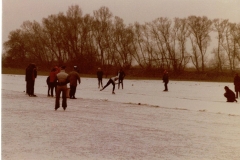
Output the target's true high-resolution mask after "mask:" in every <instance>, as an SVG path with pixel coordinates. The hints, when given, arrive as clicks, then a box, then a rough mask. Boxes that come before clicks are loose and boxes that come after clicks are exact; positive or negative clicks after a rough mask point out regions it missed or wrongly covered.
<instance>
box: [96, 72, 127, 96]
mask: <svg viewBox="0 0 240 160" xmlns="http://www.w3.org/2000/svg"><path fill="white" fill-rule="evenodd" d="M102 76H103V71H102V70H101V68H98V71H97V77H98V88H100V84H101V86H102V89H100V91H102V90H104V89H105V88H106V87H107V86H109V85H110V84H112V86H113V89H112V94H115V92H114V90H115V84H116V82H115V81H117V80H118V89H119V88H120V84H122V89H123V80H124V77H125V76H126V75H125V72H124V71H123V69H122V68H121V69H120V70H119V71H118V73H117V76H114V77H111V78H110V79H109V80H108V82H107V84H106V85H105V86H104V87H103V85H102Z"/></svg>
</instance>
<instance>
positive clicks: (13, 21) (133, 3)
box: [2, 0, 240, 42]
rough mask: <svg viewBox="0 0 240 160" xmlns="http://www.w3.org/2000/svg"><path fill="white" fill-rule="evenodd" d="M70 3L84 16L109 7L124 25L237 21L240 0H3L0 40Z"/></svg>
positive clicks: (64, 8) (239, 18)
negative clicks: (196, 18)
mask: <svg viewBox="0 0 240 160" xmlns="http://www.w3.org/2000/svg"><path fill="white" fill-rule="evenodd" d="M71 5H79V6H80V8H81V9H82V11H83V15H85V14H91V15H92V13H93V11H94V10H98V9H99V8H100V7H102V6H105V7H108V8H109V10H110V11H111V12H112V14H113V16H118V17H120V18H122V19H123V20H124V23H125V24H130V23H134V22H139V23H144V22H151V21H153V20H154V19H156V18H159V17H168V18H170V19H173V18H175V17H178V18H185V17H188V16H190V15H195V16H207V17H208V18H209V19H214V18H219V19H228V20H229V21H230V22H235V23H240V0H2V41H3V42H4V41H6V40H8V34H9V33H10V32H11V31H13V30H16V29H19V28H20V26H21V25H22V23H23V22H24V21H27V20H30V21H33V20H36V21H37V22H39V23H42V22H41V21H42V18H46V17H48V16H49V15H51V14H58V13H59V12H64V13H66V11H67V10H68V7H69V6H71Z"/></svg>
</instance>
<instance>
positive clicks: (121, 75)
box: [118, 68, 126, 89]
mask: <svg viewBox="0 0 240 160" xmlns="http://www.w3.org/2000/svg"><path fill="white" fill-rule="evenodd" d="M125 76H126V75H125V73H124V71H123V69H122V68H121V69H120V70H119V71H118V77H119V79H118V89H119V87H120V83H121V84H122V89H123V79H124V77H125Z"/></svg>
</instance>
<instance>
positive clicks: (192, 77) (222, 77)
mask: <svg viewBox="0 0 240 160" xmlns="http://www.w3.org/2000/svg"><path fill="white" fill-rule="evenodd" d="M67 72H68V71H67ZM126 72H127V71H126ZM2 74H15V75H24V74H25V70H24V69H21V68H17V69H16V68H4V67H3V68H2ZM48 74H49V72H47V71H42V70H39V71H38V75H42V76H47V75H48ZM80 75H81V77H89V78H96V75H95V73H93V74H83V73H80ZM234 75H235V73H230V72H214V71H206V72H205V73H197V72H193V71H184V72H183V73H181V74H174V73H171V72H170V73H169V77H170V80H175V81H200V82H233V77H234ZM111 76H114V75H108V76H107V77H105V76H104V78H110V77H111ZM161 76H162V75H161V74H159V73H156V74H155V75H144V74H143V73H142V74H137V75H132V74H131V73H128V72H127V76H126V79H138V80H162V77H161Z"/></svg>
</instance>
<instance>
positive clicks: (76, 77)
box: [68, 71, 81, 86]
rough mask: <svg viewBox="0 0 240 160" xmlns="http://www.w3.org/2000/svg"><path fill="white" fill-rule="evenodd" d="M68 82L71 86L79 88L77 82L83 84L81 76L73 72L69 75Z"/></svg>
mask: <svg viewBox="0 0 240 160" xmlns="http://www.w3.org/2000/svg"><path fill="white" fill-rule="evenodd" d="M68 80H69V82H70V85H71V86H77V81H78V83H79V84H80V83H81V79H80V76H79V74H78V72H76V71H72V72H70V73H69V74H68Z"/></svg>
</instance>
